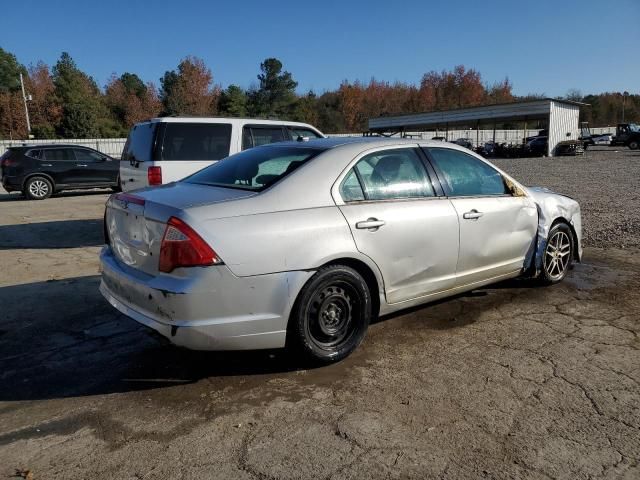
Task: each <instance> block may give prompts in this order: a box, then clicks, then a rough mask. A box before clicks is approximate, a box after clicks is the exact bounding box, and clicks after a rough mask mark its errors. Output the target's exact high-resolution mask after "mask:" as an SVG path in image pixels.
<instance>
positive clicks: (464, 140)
mask: <svg viewBox="0 0 640 480" xmlns="http://www.w3.org/2000/svg"><path fill="white" fill-rule="evenodd" d="M451 143H455V144H456V145H460V146H461V147H464V148H468V149H469V150H473V143H471V140H469V139H468V138H458V139H457V140H454V141H453V142H451Z"/></svg>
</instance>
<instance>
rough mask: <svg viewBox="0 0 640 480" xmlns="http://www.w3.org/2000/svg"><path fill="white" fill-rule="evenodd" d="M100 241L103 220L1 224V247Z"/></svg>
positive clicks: (69, 245) (96, 243)
mask: <svg viewBox="0 0 640 480" xmlns="http://www.w3.org/2000/svg"><path fill="white" fill-rule="evenodd" d="M102 244H104V238H103V228H102V219H87V220H58V221H53V222H39V223H20V224H16V225H0V250H12V249H31V248H39V249H47V248H78V247H97V246H100V245H102Z"/></svg>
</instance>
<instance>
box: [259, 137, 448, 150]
mask: <svg viewBox="0 0 640 480" xmlns="http://www.w3.org/2000/svg"><path fill="white" fill-rule="evenodd" d="M357 145H363V146H365V147H367V148H376V147H386V146H389V145H424V146H434V147H442V146H443V142H441V141H439V140H421V139H417V138H393V137H329V138H313V139H309V140H305V141H299V140H289V141H286V142H277V143H270V144H267V145H263V146H262V147H263V148H270V147H278V146H280V147H283V146H284V147H286V146H290V147H294V146H295V147H315V148H320V149H323V150H327V149H331V148H337V147H342V146H357ZM445 145H451V148H456V147H457V145H456V144H453V143H445ZM259 148H260V147H259Z"/></svg>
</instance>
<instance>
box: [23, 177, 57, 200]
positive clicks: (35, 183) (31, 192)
mask: <svg viewBox="0 0 640 480" xmlns="http://www.w3.org/2000/svg"><path fill="white" fill-rule="evenodd" d="M52 193H53V185H52V184H51V182H50V181H49V180H48V179H47V178H45V177H31V178H30V179H29V180H27V183H25V185H24V195H25V197H27V198H28V199H29V200H44V199H45V198H49V197H50V196H51V194H52Z"/></svg>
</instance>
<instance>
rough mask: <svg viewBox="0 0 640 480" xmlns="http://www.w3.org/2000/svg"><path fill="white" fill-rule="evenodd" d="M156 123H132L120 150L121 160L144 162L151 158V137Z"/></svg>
mask: <svg viewBox="0 0 640 480" xmlns="http://www.w3.org/2000/svg"><path fill="white" fill-rule="evenodd" d="M156 125H157V124H156V123H140V124H138V125H134V127H133V128H132V129H131V132H130V133H129V138H127V143H126V144H125V146H124V151H123V152H122V160H125V161H130V162H146V161H149V160H151V151H152V150H153V138H154V133H155V129H156Z"/></svg>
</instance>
